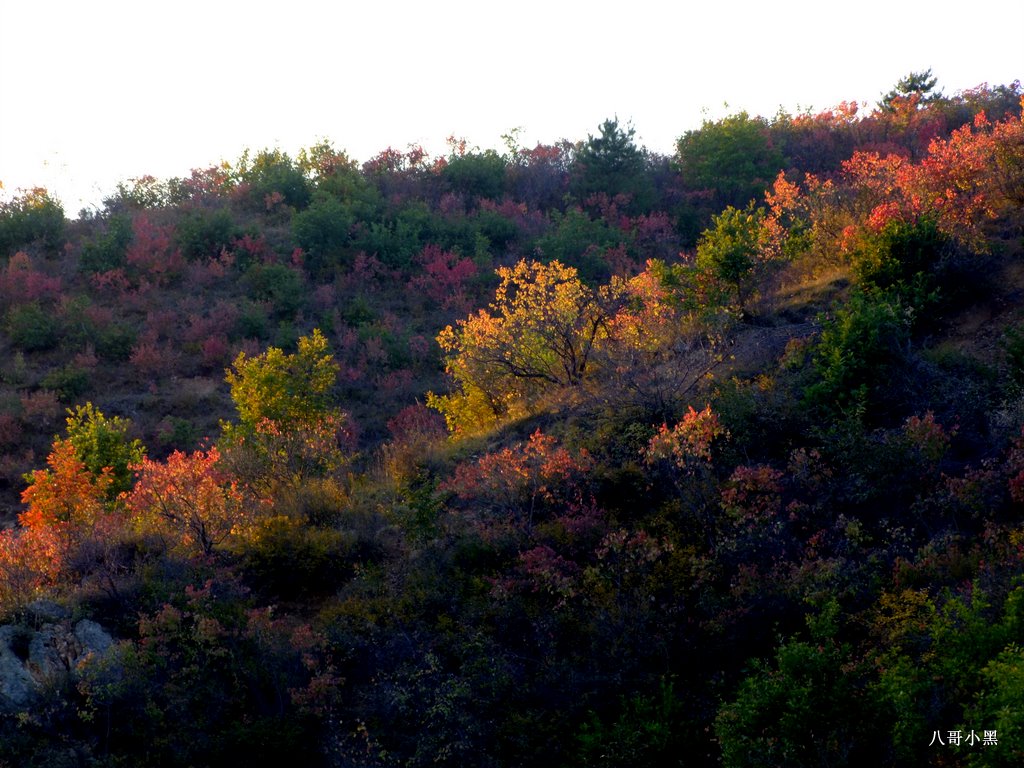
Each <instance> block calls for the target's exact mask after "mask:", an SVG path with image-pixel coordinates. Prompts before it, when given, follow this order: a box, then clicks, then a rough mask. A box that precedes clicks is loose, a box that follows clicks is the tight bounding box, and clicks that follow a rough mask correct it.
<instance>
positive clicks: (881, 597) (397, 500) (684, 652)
mask: <svg viewBox="0 0 1024 768" xmlns="http://www.w3.org/2000/svg"><path fill="white" fill-rule="evenodd" d="M926 75H927V73H919V75H918V76H916V77H914V76H912V77H910V78H908V79H906V80H904V81H901V83H900V84H899V85H898V86H897V88H896V89H895V90H894V91H893V92H892V93H890V94H889V95H888V96H887V97H885V98H884V99H883V101H882V102H881V103H880V104H879V105H877V106H876V107H875V108H865V107H863V106H860V107H859V106H858V105H856V104H846V103H844V104H842V105H840V106H838V107H836V108H835V109H833V110H829V111H826V112H823V113H820V114H810V113H808V114H800V115H788V114H781V113H780V114H779V115H776V116H775V117H774V118H770V119H769V118H762V117H751V116H750V115H748V114H746V113H743V112H741V113H738V114H735V115H732V116H730V117H727V118H724V119H722V120H719V121H708V122H706V123H705V124H704V125H703V126H702V127H701V128H700V129H697V130H693V131H688V132H686V133H685V134H683V135H682V136H681V137H680V139H679V141H678V145H677V151H676V153H675V155H674V156H672V157H662V156H658V155H655V154H653V153H650V152H648V151H647V150H646V149H644V148H643V147H639V146H637V145H636V143H635V142H634V132H633V129H632V127H630V126H628V125H624V124H621V123H620V122H619V121H618V120H617V119H611V120H607V121H606V122H604V123H603V124H602V125H600V126H599V127H598V128H597V132H596V133H595V134H593V135H590V136H588V137H587V139H585V140H579V141H575V142H573V141H568V140H562V141H560V142H557V143H555V144H552V145H538V146H536V147H534V148H532V149H529V148H525V147H521V146H518V145H517V144H516V143H515V140H514V137H509V145H508V147H507V151H506V152H505V153H504V154H499V153H497V152H495V151H492V150H486V151H483V150H479V149H474V148H472V147H470V146H469V145H468V144H467V142H466V141H465V140H462V139H456V138H454V137H453V138H452V139H450V140H449V147H450V150H449V153H448V154H447V156H444V157H436V158H431V157H427V156H426V155H425V153H424V152H423V151H422V150H421V149H419V148H418V147H409V148H408V149H407V150H406V151H396V150H393V149H390V148H389V149H387V150H385V151H384V152H382V153H380V154H379V155H378V156H377V157H375V158H373V159H371V160H370V161H368V162H366V163H364V164H362V165H359V164H357V163H356V162H354V161H353V160H351V159H350V158H349V157H348V156H347V155H346V154H345V153H344V152H342V151H340V150H337V149H335V148H334V147H333V146H331V145H330V144H329V143H326V142H324V143H321V144H318V145H316V146H313V147H310V148H308V149H306V150H303V151H302V152H300V153H299V155H298V156H297V157H295V158H292V157H289V156H288V155H287V154H285V153H283V152H281V151H279V150H263V151H259V152H255V153H253V152H249V151H246V152H245V153H244V154H243V155H242V156H241V157H240V158H239V159H238V160H237V161H235V162H233V163H224V164H223V165H222V166H219V167H215V168H208V169H201V170H196V171H194V172H193V173H192V174H191V175H190V176H189V177H188V178H181V179H169V180H159V179H155V178H151V177H145V178H141V179H132V180H128V181H126V182H125V183H123V184H122V185H121V186H120V188H119V190H118V192H117V194H116V195H114V196H112V197H111V198H109V199H108V200H106V201H105V202H104V207H103V209H102V210H98V211H92V212H83V213H82V214H81V215H80V216H79V218H78V219H75V220H69V219H68V218H67V217H66V215H65V212H64V211H63V210H62V208H61V206H60V204H59V203H58V202H57V201H56V200H54V199H53V198H52V197H51V196H50V195H49V194H48V193H47V192H46V191H45V190H42V189H37V190H30V191H20V192H19V193H17V194H16V195H15V196H14V197H12V198H11V199H10V200H9V201H8V202H5V203H2V204H0V360H2V361H3V363H2V366H0V505H2V507H0V515H2V519H3V521H4V524H5V527H4V529H3V530H0V767H2V766H7V765H10V766H72V765H74V766H90V767H95V768H100V767H108V766H109V767H111V768H112V767H113V766H123V765H131V766H161V767H163V766H219V765H247V766H249V765H252V766H261V765H267V766H277V765H281V764H287V763H291V764H303V765H323V766H337V767H339V768H340V766H421V765H422V766H426V765H480V766H513V765H551V766H588V767H589V766H609V767H610V766H623V765H628V766H645V765H687V766H690V765H707V766H711V765H726V766H790V765H792V766H798V765H799V766H806V765H821V766H824V765H829V766H835V765H849V766H860V765H864V764H867V763H868V762H869V761H872V762H873V763H874V764H878V765H886V766H890V765H891V766H897V765H899V766H904V765H935V766H940V765H941V766H950V765H956V766H959V765H963V766H1000V765H1019V764H1020V763H1021V761H1022V759H1024V731H1022V728H1024V715H1022V714H1021V713H1022V712H1024V686H1022V685H1021V680H1022V674H1024V656H1022V653H1021V650H1020V649H1021V646H1022V645H1024V614H1022V610H1021V605H1022V600H1024V583H1022V581H1021V577H1022V576H1024V524H1022V519H1024V518H1022V511H1024V506H1022V505H1024V330H1022V328H1024V325H1022V321H1024V301H1022V298H1024V269H1022V267H1021V257H1022V249H1024V121H1022V115H1021V107H1022V98H1021V97H1022V90H1021V87H1020V84H1019V83H1013V84H1012V85H1009V86H998V87H994V88H990V87H988V86H981V87H979V88H977V89H975V90H972V91H967V92H963V93H959V94H956V95H955V96H952V97H944V96H938V95H935V94H934V93H932V92H931V89H932V88H933V87H934V81H932V82H931V83H929V81H928V78H927V76H926ZM956 734H959V736H957V735H956Z"/></svg>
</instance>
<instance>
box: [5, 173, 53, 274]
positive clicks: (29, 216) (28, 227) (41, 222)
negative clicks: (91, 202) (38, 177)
mask: <svg viewBox="0 0 1024 768" xmlns="http://www.w3.org/2000/svg"><path fill="white" fill-rule="evenodd" d="M65 227H66V222H65V220H64V209H63V207H61V204H60V203H59V202H57V201H56V200H54V199H53V198H52V197H50V193H49V192H47V191H46V190H45V189H43V188H41V187H36V188H35V189H31V190H29V191H27V192H23V193H22V194H20V195H17V196H15V197H14V198H13V199H12V200H10V201H8V202H6V203H0V257H4V256H9V255H10V254H12V253H14V252H15V251H16V250H18V249H19V248H21V247H23V246H26V245H30V244H32V243H35V242H39V243H41V244H42V245H43V246H44V247H45V248H47V249H49V250H51V251H55V250H56V249H57V248H59V247H60V246H61V244H62V243H63V240H64V230H65Z"/></svg>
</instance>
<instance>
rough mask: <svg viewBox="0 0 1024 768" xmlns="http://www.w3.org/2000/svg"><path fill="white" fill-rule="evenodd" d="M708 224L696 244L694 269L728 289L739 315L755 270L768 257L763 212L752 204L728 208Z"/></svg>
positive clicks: (747, 295) (743, 306) (768, 251)
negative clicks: (731, 290) (731, 293)
mask: <svg viewBox="0 0 1024 768" xmlns="http://www.w3.org/2000/svg"><path fill="white" fill-rule="evenodd" d="M712 222H713V225H714V226H713V227H712V228H711V229H708V230H705V231H704V234H702V235H701V238H700V242H699V243H698V244H697V268H698V269H701V270H704V271H705V272H706V273H707V274H709V275H711V276H712V278H713V279H715V280H718V281H720V282H722V283H725V284H727V285H728V286H730V287H731V288H732V289H733V290H734V291H735V296H736V306H737V307H739V310H740V312H741V313H742V312H743V311H744V308H745V306H746V303H747V300H748V299H749V297H750V292H751V291H752V289H753V284H754V283H755V281H756V279H757V277H758V272H759V271H760V270H759V267H762V266H764V265H765V264H766V263H767V260H768V257H770V256H771V250H770V248H769V247H768V246H769V242H768V231H767V229H766V226H765V214H764V210H763V209H760V208H755V207H754V204H753V203H751V204H750V205H748V206H747V207H746V208H745V209H743V210H737V209H736V208H733V207H732V206H729V207H728V208H726V209H725V210H724V211H722V213H721V214H719V215H718V216H715V217H714V219H713V220H712Z"/></svg>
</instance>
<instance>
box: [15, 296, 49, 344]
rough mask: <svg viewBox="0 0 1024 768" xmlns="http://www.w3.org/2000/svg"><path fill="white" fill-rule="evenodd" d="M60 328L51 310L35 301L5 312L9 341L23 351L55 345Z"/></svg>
mask: <svg viewBox="0 0 1024 768" xmlns="http://www.w3.org/2000/svg"><path fill="white" fill-rule="evenodd" d="M59 331H60V328H59V326H58V324H57V320H56V319H55V318H54V316H53V313H52V312H47V311H46V310H44V309H43V308H42V307H40V306H39V304H37V303H36V302H32V303H31V304H22V305H21V306H18V307H13V308H12V309H11V310H10V311H9V312H8V313H7V333H8V334H9V335H10V337H11V343H12V344H14V346H16V347H17V348H18V349H21V350H23V351H25V352H43V351H45V350H48V349H53V348H54V347H56V346H57V342H58V340H59V338H60V334H59Z"/></svg>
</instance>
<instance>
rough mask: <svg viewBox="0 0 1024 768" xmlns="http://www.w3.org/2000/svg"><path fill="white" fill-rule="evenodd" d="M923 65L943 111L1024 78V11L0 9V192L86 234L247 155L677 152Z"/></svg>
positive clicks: (901, 7)
mask: <svg viewBox="0 0 1024 768" xmlns="http://www.w3.org/2000/svg"><path fill="white" fill-rule="evenodd" d="M927 67H931V68H932V70H933V72H934V74H935V75H937V76H938V78H939V82H940V86H941V87H943V88H944V90H945V91H946V93H953V92H955V91H958V90H961V89H964V88H970V87H973V86H975V85H977V84H979V83H981V82H988V83H990V84H993V85H997V84H1008V83H1010V82H1012V81H1013V80H1015V79H1017V78H1024V2H1022V1H1021V0H972V2H969V3H964V2H961V1H960V0H955V1H954V0H933V1H932V2H920V1H918V0H914V1H912V2H906V1H904V0H858V2H830V1H829V0H731V2H728V1H725V2H723V1H721V0H719V1H718V2H716V0H701V1H700V2H690V3H687V2H679V1H678V0H677V1H676V2H674V3H673V2H671V1H670V0H659V2H653V1H652V0H630V1H629V2H622V3H610V2H603V0H589V2H578V1H577V0H520V1H519V2H512V3H488V2H487V1H486V0H476V1H475V2H469V1H463V0H436V1H435V2H431V0H422V1H421V2H408V1H406V0H359V2H330V0H279V2H274V3H271V2H264V0H249V1H248V2H236V1H235V0H199V1H197V0H175V2H162V3H157V2H153V1H152V0H131V1H118V0H92V1H90V0H65V1H63V2H57V1H55V0H0V181H2V182H3V185H4V190H2V191H0V195H3V196H4V197H8V198H9V196H10V195H11V194H13V193H14V192H15V191H16V190H17V189H18V188H28V187H32V186H36V185H41V186H45V187H47V188H49V189H50V190H51V192H53V193H54V194H56V195H57V196H58V197H60V198H61V199H62V200H63V202H64V205H65V210H66V213H67V214H68V215H70V216H74V215H75V214H77V212H78V211H79V210H80V209H81V208H83V207H85V206H87V205H98V204H99V201H100V199H101V198H102V196H103V195H104V194H108V193H109V192H111V191H112V190H113V189H114V187H115V185H116V183H117V182H118V181H122V180H126V179H128V178H131V177H137V176H141V175H143V174H147V173H148V174H151V175H154V176H157V177H160V178H167V177H170V176H183V175H186V174H187V173H188V171H189V170H190V169H191V168H199V167H208V166H210V165H213V164H215V163H217V162H219V161H220V160H221V159H227V160H229V161H232V160H235V159H236V158H237V157H238V156H239V155H240V154H241V152H242V150H243V149H245V148H246V147H250V148H252V149H253V150H260V149H263V148H267V147H278V148H280V149H282V150H284V151H286V152H288V153H289V154H291V155H292V156H293V157H294V155H295V153H296V152H297V151H298V150H299V149H300V148H301V147H305V146H310V145H311V144H313V143H315V142H317V141H318V140H320V139H322V138H327V139H330V140H331V141H332V143H333V144H334V146H335V147H337V148H339V149H344V150H346V151H347V152H348V153H349V154H350V155H351V156H353V157H354V158H356V159H358V160H360V161H363V160H366V159H369V158H370V157H371V156H373V155H374V154H376V153H377V152H378V151H380V150H382V149H384V148H385V147H387V146H389V145H391V146H394V147H395V148H399V149H404V148H405V147H406V146H407V145H408V144H410V143H415V142H420V143H422V144H423V145H424V146H425V147H426V148H427V150H428V151H430V152H431V153H440V152H442V151H444V149H445V144H444V139H445V137H446V136H448V135H450V134H455V135H457V136H463V137H465V138H467V139H468V140H469V142H470V145H478V146H480V147H482V148H487V147H495V148H499V149H500V148H501V147H502V142H501V139H500V137H501V135H502V134H503V133H507V132H508V131H509V130H510V129H512V128H515V127H522V129H523V130H522V133H521V142H522V143H523V144H524V145H528V146H533V144H535V143H536V142H537V141H543V142H546V143H550V142H554V141H557V140H558V139H560V138H568V139H574V140H575V139H581V138H586V136H587V134H588V133H594V132H596V129H597V126H598V124H599V123H600V122H601V121H602V120H603V119H604V118H605V117H610V116H612V115H613V114H617V115H618V116H619V118H620V119H621V120H622V121H628V120H631V121H632V123H633V125H634V126H635V128H636V130H637V136H638V138H639V139H640V142H641V143H643V144H645V145H646V146H648V147H649V148H650V149H652V150H655V151H657V152H661V153H664V154H671V152H672V149H673V145H674V142H675V139H676V138H677V137H678V136H680V135H681V134H682V133H683V132H684V131H686V130H689V129H692V128H696V127H699V126H700V123H701V119H702V116H704V115H707V116H708V117H710V118H712V119H716V118H718V117H722V116H724V115H726V114H729V113H733V112H736V111H739V110H741V109H745V110H747V111H748V112H750V113H752V114H763V115H766V116H771V115H774V114H775V113H776V112H777V110H778V108H779V107H780V106H781V107H784V108H786V109H787V110H788V111H790V112H795V111H797V110H798V109H800V108H803V107H813V108H815V109H824V108H827V107H830V106H833V105H835V104H837V103H838V102H840V101H843V100H859V101H864V102H867V103H868V104H870V105H873V104H874V102H875V101H877V100H878V98H879V96H880V94H881V93H882V92H883V91H886V90H888V89H889V88H891V87H892V85H893V84H894V83H895V82H896V81H897V80H898V79H899V78H900V77H902V76H903V75H906V74H907V73H908V72H910V71H912V70H922V69H925V68H927ZM726 103H727V104H728V108H726V107H725V106H724V104H726Z"/></svg>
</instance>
